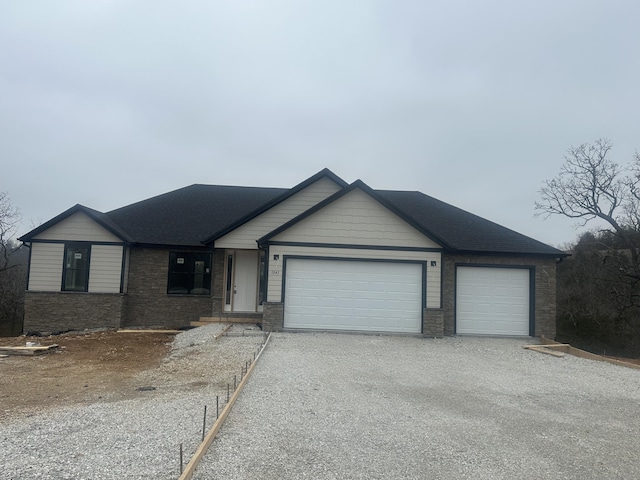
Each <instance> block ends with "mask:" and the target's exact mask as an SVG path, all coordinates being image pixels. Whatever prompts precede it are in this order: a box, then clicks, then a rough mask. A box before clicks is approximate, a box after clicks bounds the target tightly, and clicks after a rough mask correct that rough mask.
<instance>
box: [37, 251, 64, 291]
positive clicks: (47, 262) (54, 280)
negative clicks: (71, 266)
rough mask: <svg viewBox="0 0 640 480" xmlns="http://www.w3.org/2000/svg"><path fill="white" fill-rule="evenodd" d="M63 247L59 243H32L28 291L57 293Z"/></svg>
mask: <svg viewBox="0 0 640 480" xmlns="http://www.w3.org/2000/svg"><path fill="white" fill-rule="evenodd" d="M63 261H64V245H63V244H61V243H33V244H32V245H31V263H30V266H29V268H30V270H29V286H28V289H29V290H34V291H41V292H57V291H60V288H61V286H62V263H63Z"/></svg>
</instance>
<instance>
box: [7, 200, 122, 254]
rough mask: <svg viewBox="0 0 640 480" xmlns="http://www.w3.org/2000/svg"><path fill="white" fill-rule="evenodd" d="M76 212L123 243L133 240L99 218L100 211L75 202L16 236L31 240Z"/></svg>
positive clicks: (20, 239) (27, 240)
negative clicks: (82, 214) (40, 223)
mask: <svg viewBox="0 0 640 480" xmlns="http://www.w3.org/2000/svg"><path fill="white" fill-rule="evenodd" d="M76 213H84V214H85V215H87V216H88V217H89V218H91V220H93V221H94V222H96V223H97V224H98V225H100V226H101V227H102V228H104V229H106V230H107V231H109V232H110V233H112V234H113V235H115V236H116V237H118V238H119V239H120V240H122V241H123V242H124V243H125V244H127V245H128V244H131V243H132V242H133V240H132V239H131V238H130V237H129V236H128V235H126V234H125V233H124V232H122V231H118V230H116V229H114V228H113V227H112V226H111V225H109V224H108V223H107V222H105V221H104V220H103V219H102V218H100V215H98V213H100V214H102V213H101V212H98V211H97V210H93V209H91V208H89V207H85V206H84V205H81V204H79V203H77V204H75V205H74V206H73V207H71V208H69V209H67V210H65V211H64V212H62V213H61V214H59V215H56V216H55V217H53V218H52V219H51V220H49V221H47V222H45V223H43V224H42V225H40V226H39V227H36V228H34V229H33V230H31V231H30V232H27V233H26V234H24V235H22V236H21V237H19V238H18V240H19V241H20V242H23V243H24V242H30V241H32V240H33V237H35V236H36V235H39V234H40V233H42V232H44V231H46V230H48V229H50V228H51V227H53V226H54V225H56V224H57V223H60V222H61V221H63V220H66V219H67V218H69V217H70V216H72V215H74V214H76ZM102 215H104V214H102Z"/></svg>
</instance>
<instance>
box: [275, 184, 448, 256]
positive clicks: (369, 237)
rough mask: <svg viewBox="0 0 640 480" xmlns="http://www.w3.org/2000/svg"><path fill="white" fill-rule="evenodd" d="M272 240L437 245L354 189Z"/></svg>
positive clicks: (403, 245)
mask: <svg viewBox="0 0 640 480" xmlns="http://www.w3.org/2000/svg"><path fill="white" fill-rule="evenodd" d="M271 240H272V241H274V242H296V243H298V242H300V243H316V244H323V243H324V244H347V245H372V246H396V247H417V248H440V245H438V244H436V243H435V242H433V241H432V240H431V239H429V238H427V237H425V236H424V234H422V233H421V232H419V231H418V230H416V229H415V228H413V227H412V226H411V225H409V224H408V223H407V222H405V221H404V220H403V219H402V218H400V217H398V216H397V215H396V214H395V213H393V212H391V211H390V210H388V209H387V208H386V207H384V206H383V205H381V204H380V203H379V202H377V201H376V200H374V199H373V198H371V197H370V196H369V195H367V194H366V193H364V192H363V191H362V190H353V191H351V192H349V193H347V194H346V195H344V196H343V197H342V198H339V199H338V200H336V201H335V202H333V203H331V204H329V205H327V206H326V207H324V208H322V209H321V210H318V211H317V212H315V213H314V214H313V215H310V216H309V217H307V218H304V219H303V220H301V221H300V222H298V223H296V224H295V225H292V226H291V227H290V228H288V229H287V230H286V231H284V232H282V233H280V234H278V235H275V236H274V237H273V238H271Z"/></svg>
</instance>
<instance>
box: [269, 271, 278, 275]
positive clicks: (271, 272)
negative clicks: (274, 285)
mask: <svg viewBox="0 0 640 480" xmlns="http://www.w3.org/2000/svg"><path fill="white" fill-rule="evenodd" d="M269 275H280V270H271V271H269Z"/></svg>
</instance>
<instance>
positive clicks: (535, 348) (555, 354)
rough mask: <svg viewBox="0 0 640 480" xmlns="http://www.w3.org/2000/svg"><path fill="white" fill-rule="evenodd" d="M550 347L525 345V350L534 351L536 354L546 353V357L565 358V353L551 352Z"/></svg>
mask: <svg viewBox="0 0 640 480" xmlns="http://www.w3.org/2000/svg"><path fill="white" fill-rule="evenodd" d="M547 347H548V345H525V346H524V348H526V349H527V350H533V351H534V352H538V353H544V354H545V355H551V356H552V357H558V358H561V357H564V353H562V352H556V351H554V350H549V349H548V348H547Z"/></svg>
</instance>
